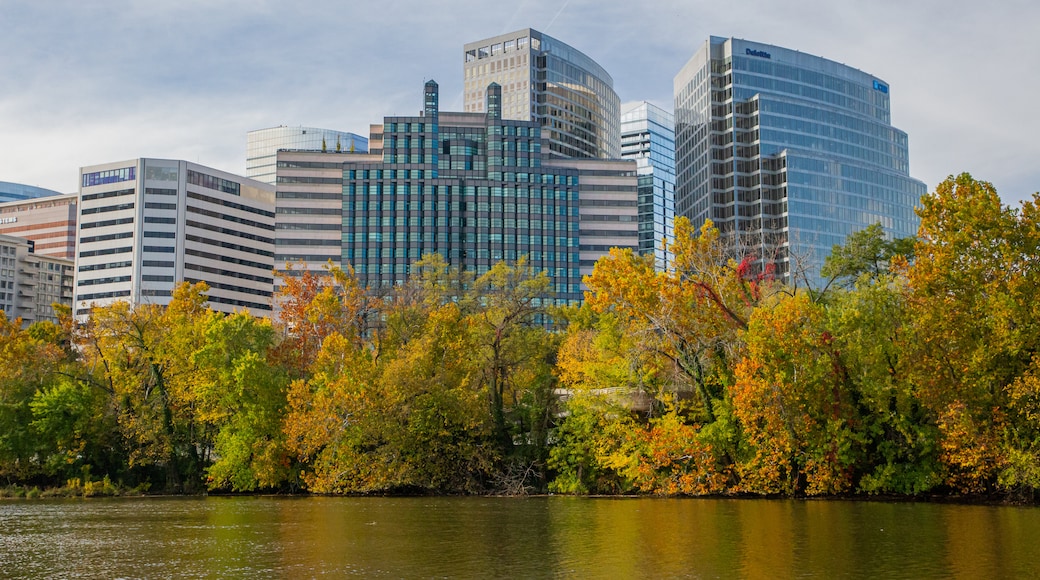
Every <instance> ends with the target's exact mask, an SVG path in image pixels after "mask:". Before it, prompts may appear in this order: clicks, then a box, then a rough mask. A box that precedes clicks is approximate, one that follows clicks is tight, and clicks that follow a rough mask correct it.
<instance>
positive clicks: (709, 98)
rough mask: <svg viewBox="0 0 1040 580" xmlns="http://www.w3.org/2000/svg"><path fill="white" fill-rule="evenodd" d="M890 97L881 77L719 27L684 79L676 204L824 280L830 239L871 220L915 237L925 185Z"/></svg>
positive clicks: (779, 262)
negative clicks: (914, 174) (913, 170)
mask: <svg viewBox="0 0 1040 580" xmlns="http://www.w3.org/2000/svg"><path fill="white" fill-rule="evenodd" d="M890 107H891V102H890V89H889V85H888V83H886V82H885V81H883V80H882V79H880V78H878V77H875V76H873V75H870V74H867V73H865V72H863V71H860V70H857V69H855V68H852V67H849V66H846V65H843V64H840V63H837V62H834V61H831V60H827V59H825V58H821V57H818V56H813V55H809V54H805V53H802V52H798V51H795V50H790V49H786V48H781V47H778V46H771V45H767V44H761V43H757V42H751V41H747V40H740V39H736V38H718V37H714V36H713V37H711V38H710V39H709V40H708V41H707V42H705V44H704V46H703V47H702V48H701V49H700V50H699V51H698V52H697V53H696V54H694V56H693V58H691V59H690V61H689V62H687V63H686V65H685V66H684V67H683V68H682V70H680V71H679V74H678V75H676V77H675V132H676V139H675V141H676V168H677V175H676V189H675V210H676V213H677V214H679V215H684V216H687V217H689V218H690V219H691V220H692V221H693V222H694V224H695V225H699V223H700V222H703V221H704V220H705V219H706V218H710V219H712V220H713V221H714V223H715V225H716V226H717V227H718V228H719V229H720V230H721V231H722V232H725V233H728V234H739V235H734V236H733V237H732V238H731V239H732V240H734V241H735V243H737V244H739V245H740V246H742V249H743V251H746V252H748V253H749V254H750V255H756V256H758V257H759V259H761V260H763V265H764V264H765V263H768V262H772V263H774V264H776V266H777V269H778V274H780V275H781V276H783V277H785V278H786V279H787V280H788V281H789V282H802V281H803V280H806V281H809V282H818V281H819V280H818V272H819V267H820V265H821V264H822V262H823V260H824V258H825V257H826V256H827V255H828V254H829V253H830V250H831V248H832V247H833V246H834V245H835V244H841V243H843V242H844V241H845V238H846V236H848V234H850V233H852V232H854V231H857V230H859V229H862V228H864V227H866V226H868V225H870V224H872V223H876V222H880V223H881V224H882V225H883V226H884V228H885V231H886V232H887V233H888V234H889V235H891V236H895V237H904V236H912V235H914V234H915V233H916V229H917V224H918V221H917V217H916V215H915V214H914V206H915V204H916V203H917V202H918V201H919V199H920V197H921V195H923V194H924V193H925V190H926V188H925V185H924V184H923V183H922V182H920V181H918V180H916V179H913V178H911V177H910V175H909V158H908V153H907V136H906V133H904V132H903V131H900V130H899V129H896V128H894V127H892V125H891V110H890Z"/></svg>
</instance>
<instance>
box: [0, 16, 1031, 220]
mask: <svg viewBox="0 0 1040 580" xmlns="http://www.w3.org/2000/svg"><path fill="white" fill-rule="evenodd" d="M526 27H530V28H534V29H536V30H540V31H542V32H543V33H546V34H548V35H550V36H553V37H555V38H557V39H559V40H562V41H563V42H566V43H567V44H570V45H571V46H573V47H575V48H577V49H579V50H581V51H582V52H584V53H585V54H587V55H588V56H590V57H591V58H592V59H593V60H595V61H596V62H598V63H599V64H600V65H602V66H603V67H604V68H605V69H606V70H607V71H608V72H609V73H610V74H611V76H613V78H614V89H615V90H616V91H617V93H618V95H619V96H620V97H621V101H622V102H628V101H639V100H647V101H650V102H652V103H654V104H657V105H659V106H662V107H664V108H666V109H668V110H671V109H672V79H673V78H674V76H675V74H676V73H677V72H678V71H679V69H680V68H681V67H682V66H683V65H684V64H685V63H686V61H687V60H689V58H690V57H691V56H692V55H693V54H694V52H696V51H697V49H698V48H700V47H701V46H703V44H704V43H705V41H706V40H707V38H708V36H709V35H714V36H724V37H728V36H732V37H736V38H744V39H748V40H752V41H755V42H761V43H765V44H773V45H777V46H782V47H785V48H791V49H795V50H799V51H802V52H806V53H810V54H814V55H818V56H823V57H826V58H829V59H831V60H835V61H838V62H842V63H844V64H847V65H849V66H852V67H855V68H858V69H860V70H863V71H866V72H868V73H870V74H872V75H875V76H877V77H879V78H881V79H884V80H885V81H887V82H888V83H889V85H890V87H891V93H890V94H891V103H892V124H893V125H894V126H895V127H897V128H899V129H902V130H903V131H906V132H907V134H908V135H909V142H910V174H911V175H912V176H914V177H916V178H918V179H920V180H922V181H924V182H925V184H926V185H927V186H928V190H929V191H931V190H933V189H934V188H935V186H936V185H937V184H938V183H939V182H941V181H942V180H943V179H945V178H946V177H947V176H948V175H951V174H958V173H961V172H965V171H967V172H970V173H971V174H972V175H973V176H974V177H975V178H976V179H981V180H985V181H989V182H992V183H993V184H994V185H995V186H996V188H997V190H998V191H999V192H1000V194H1001V198H1002V199H1003V201H1004V203H1005V204H1008V205H1012V206H1018V203H1019V201H1020V200H1024V199H1031V198H1032V195H1033V193H1034V192H1036V191H1038V190H1040V163H1038V159H1040V114H1037V111H1038V105H1037V103H1036V101H1037V98H1038V96H1040V41H1038V40H1037V33H1038V31H1040V2H1035V0H990V1H988V2H982V1H980V0H972V1H966V0H945V1H942V0H901V1H890V0H873V1H870V2H856V1H852V0H786V1H777V0H744V1H741V2H734V3H730V2H719V1H718V0H713V1H702V0H627V1H622V0H508V1H504V2H498V1H491V0H483V1H481V0H466V1H461V0H438V1H437V2H428V1H415V0H381V1H379V2H373V1H369V0H340V1H334V0H312V1H304V0H299V1H297V2H287V1H283V2H276V1H273V0H178V1H176V2H174V1H161V0H127V1H109V0H92V1H90V2H82V1H80V0H77V1H65V0H0V79H2V80H0V181H11V182H16V183H25V184H29V185H36V186H39V187H45V188H48V189H53V190H57V191H61V192H69V193H71V192H75V191H76V189H77V180H78V176H79V168H80V167H81V166H85V165H93V164H97V163H107V162H110V161H119V160H124V159H133V158H137V157H159V158H169V159H186V160H189V161H194V162H198V163H201V164H203V165H208V166H211V167H215V168H218V169H223V170H225V171H230V172H233V173H238V174H244V173H245V143H246V133H247V132H248V131H250V130H253V129H261V128H265V127H272V126H277V125H288V126H301V125H302V126H309V127H320V128H325V129H335V130H341V131H351V132H354V133H357V134H360V135H363V136H367V135H368V127H369V125H370V124H371V123H380V122H382V119H383V117H384V116H389V115H411V114H416V113H417V112H418V111H419V110H420V109H421V108H422V87H423V83H424V82H425V81H426V80H428V79H434V80H436V81H437V82H438V83H439V84H440V93H441V109H442V110H461V109H462V62H463V50H462V47H463V45H464V44H465V43H466V42H472V41H475V40H480V39H482V38H487V37H491V36H495V35H498V34H503V33H506V32H510V31H513V30H518V29H521V28H526Z"/></svg>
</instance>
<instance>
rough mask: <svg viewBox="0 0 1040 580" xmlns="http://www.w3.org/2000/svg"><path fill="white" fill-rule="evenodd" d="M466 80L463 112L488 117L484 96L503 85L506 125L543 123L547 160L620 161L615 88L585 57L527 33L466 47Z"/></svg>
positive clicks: (546, 37)
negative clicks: (492, 87)
mask: <svg viewBox="0 0 1040 580" xmlns="http://www.w3.org/2000/svg"><path fill="white" fill-rule="evenodd" d="M463 72H464V77H465V78H464V87H465V94H464V99H463V101H464V105H463V110H464V111H466V112H471V113H482V112H484V111H485V108H484V105H485V90H486V89H487V87H488V85H490V84H491V83H497V84H498V85H499V86H501V87H502V102H501V103H500V105H501V108H502V110H501V117H502V119H507V120H517V121H535V122H537V123H538V124H539V125H540V126H541V128H542V136H543V137H544V138H545V139H546V140H547V143H548V150H547V151H545V153H547V154H548V155H550V156H552V157H604V158H609V159H615V158H617V157H618V156H620V154H621V129H620V121H619V115H620V106H621V101H620V99H618V96H617V93H615V92H614V80H613V79H612V78H611V76H610V75H609V74H607V71H605V70H604V69H603V67H601V66H600V65H599V64H597V63H596V61H594V60H592V59H591V58H589V57H588V56H586V55H585V54H584V53H582V52H581V51H579V50H577V49H575V48H573V47H571V46H569V45H567V44H565V43H563V42H561V41H559V40H557V39H555V38H553V37H551V36H549V35H547V34H542V33H541V32H538V31H537V30H533V29H530V28H525V29H522V30H518V31H516V32H510V33H508V34H501V35H499V36H495V37H493V38H487V39H484V40H480V41H477V42H470V43H468V44H466V45H465V47H464V48H463Z"/></svg>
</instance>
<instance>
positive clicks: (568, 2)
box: [545, 0, 571, 32]
mask: <svg viewBox="0 0 1040 580" xmlns="http://www.w3.org/2000/svg"><path fill="white" fill-rule="evenodd" d="M570 3H571V0H567V1H566V2H564V3H563V6H560V9H559V10H558V11H557V12H556V16H553V17H552V20H550V21H549V24H546V25H545V31H546V32H549V28H550V27H551V26H552V25H553V22H556V19H557V18H559V17H560V14H562V13H563V9H564V8H566V7H567V5H568V4H570Z"/></svg>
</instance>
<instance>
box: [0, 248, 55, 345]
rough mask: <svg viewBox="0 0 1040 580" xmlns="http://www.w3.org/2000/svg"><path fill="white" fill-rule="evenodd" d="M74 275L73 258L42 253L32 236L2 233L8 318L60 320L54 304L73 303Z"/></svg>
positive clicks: (1, 292)
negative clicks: (36, 250)
mask: <svg viewBox="0 0 1040 580" xmlns="http://www.w3.org/2000/svg"><path fill="white" fill-rule="evenodd" d="M72 279H73V275H72V260H66V259H64V258H56V257H54V256H43V255H38V254H36V253H34V252H33V243H32V241H31V240H27V239H25V238H19V237H15V236H5V235H0V310H2V311H3V312H4V313H5V314H6V315H7V318H8V320H13V319H16V318H21V319H22V324H24V325H29V324H32V323H34V322H41V321H44V320H49V321H51V322H57V321H58V317H57V314H56V313H55V312H54V309H53V308H52V307H51V306H52V305H53V304H54V303H58V304H63V305H66V306H72Z"/></svg>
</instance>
